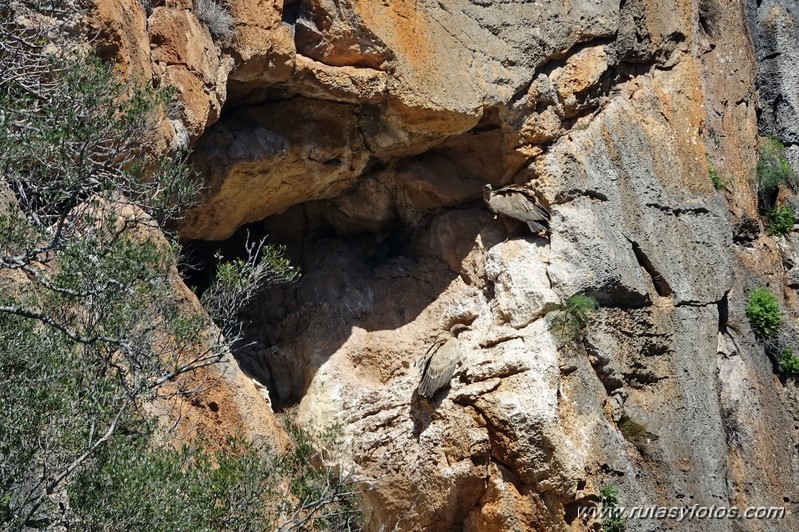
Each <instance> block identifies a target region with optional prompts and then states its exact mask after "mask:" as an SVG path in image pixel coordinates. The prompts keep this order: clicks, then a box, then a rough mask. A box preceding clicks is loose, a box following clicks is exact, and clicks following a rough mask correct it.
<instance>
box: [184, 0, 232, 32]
mask: <svg viewBox="0 0 799 532" xmlns="http://www.w3.org/2000/svg"><path fill="white" fill-rule="evenodd" d="M194 15H195V16H196V17H197V18H198V19H199V20H200V21H202V22H203V24H205V25H206V26H207V27H208V30H209V31H210V32H211V35H213V36H214V37H219V38H223V39H228V38H230V37H233V34H234V33H235V27H234V24H235V20H234V19H233V17H232V16H231V15H230V12H229V11H228V9H227V7H225V6H221V5H219V4H218V3H217V1H216V0H194Z"/></svg>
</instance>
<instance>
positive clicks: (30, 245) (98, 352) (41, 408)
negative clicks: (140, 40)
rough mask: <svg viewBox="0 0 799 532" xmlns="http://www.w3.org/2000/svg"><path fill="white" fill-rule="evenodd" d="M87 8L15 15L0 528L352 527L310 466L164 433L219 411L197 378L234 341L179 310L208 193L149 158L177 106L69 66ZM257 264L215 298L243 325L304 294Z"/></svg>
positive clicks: (1, 202) (4, 160) (334, 490)
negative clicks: (256, 304) (211, 408)
mask: <svg viewBox="0 0 799 532" xmlns="http://www.w3.org/2000/svg"><path fill="white" fill-rule="evenodd" d="M33 5H34V4H33V3H31V5H30V6H28V8H29V9H33V7H32V6H33ZM53 5H60V4H58V3H54V4H53ZM71 7H74V6H71V5H63V6H61V11H59V10H58V9H57V8H53V7H52V6H51V7H50V8H48V10H47V11H46V12H43V11H38V12H29V13H28V14H29V15H30V14H33V15H36V18H35V20H36V21H37V22H36V23H37V26H35V27H34V26H33V25H32V23H30V24H27V25H26V26H24V27H23V26H21V25H20V24H18V23H16V22H15V20H14V16H12V15H14V13H12V11H11V10H10V8H9V7H5V8H0V10H1V11H2V13H0V20H1V22H0V69H2V71H3V73H4V75H3V79H2V81H0V353H2V356H0V402H2V404H3V405H4V406H3V411H2V413H1V414H0V426H2V430H0V528H3V529H10V530H18V529H30V528H52V527H57V526H58V527H66V528H70V529H71V528H78V529H106V530H119V529H125V528H133V529H147V530H219V529H230V530H243V529H270V528H281V527H282V528H284V529H291V528H292V527H306V528H312V527H314V526H317V524H318V526H327V525H328V524H329V521H330V519H332V518H328V517H323V518H321V519H320V516H321V515H323V514H329V513H333V514H335V515H336V516H337V517H336V518H335V519H338V521H337V522H336V526H338V525H340V524H342V523H343V524H344V525H346V523H348V522H349V520H350V519H351V515H352V512H351V511H350V510H349V507H348V506H346V504H345V503H346V501H348V500H349V499H348V497H350V495H349V494H348V493H346V492H345V491H344V486H343V485H341V484H339V483H338V482H336V481H335V480H334V478H333V476H332V475H330V474H329V472H325V471H322V472H318V471H317V470H316V469H314V468H313V467H311V465H310V458H311V456H310V453H309V450H308V448H307V446H305V447H304V446H303V445H298V446H297V447H296V451H295V453H294V454H292V455H290V456H288V457H282V456H278V455H276V454H274V453H273V452H270V451H269V450H268V449H261V448H255V447H253V446H251V445H248V444H245V443H242V442H240V441H238V440H231V441H230V442H228V443H227V444H226V445H224V446H222V448H221V449H220V450H218V451H215V452H209V451H205V450H203V448H202V446H201V445H199V444H193V445H186V446H183V447H182V448H180V449H176V448H175V447H174V446H173V445H172V444H170V443H167V442H168V439H169V435H168V434H167V435H166V436H167V437H164V433H163V432H164V429H163V427H160V426H159V424H158V423H157V422H156V421H154V420H153V419H151V415H152V410H153V409H154V406H153V405H163V404H168V403H169V402H170V401H174V400H177V399H183V400H185V399H188V398H191V397H192V395H194V394H197V393H199V392H201V391H202V389H203V386H201V385H198V383H197V382H196V380H194V379H193V378H192V377H193V375H194V374H195V372H197V371H198V370H200V369H202V368H204V367H206V366H209V365H212V364H216V363H218V362H219V361H220V360H221V359H222V358H223V357H224V356H225V355H226V353H227V349H228V346H229V345H230V342H232V341H234V340H235V333H236V329H235V327H234V326H231V323H229V322H227V321H225V320H222V319H220V323H218V325H220V326H221V327H222V330H223V331H224V332H225V333H227V334H228V336H227V337H225V336H224V335H223V334H221V333H220V332H219V331H220V329H218V328H216V327H215V326H214V324H213V323H211V321H210V319H209V318H208V315H207V314H205V313H204V312H203V311H202V310H201V309H198V308H196V307H191V305H187V304H186V303H185V301H183V299H181V297H179V294H180V287H179V279H178V278H177V277H176V272H177V270H176V269H175V262H176V260H177V253H178V251H179V244H178V242H177V240H176V238H175V237H174V236H170V234H169V232H168V231H167V230H168V229H169V228H170V227H173V225H174V223H175V221H176V220H177V218H178V216H179V215H180V213H181V212H182V211H183V210H184V209H185V208H186V206H187V205H189V204H190V203H191V201H192V199H193V197H194V196H195V195H196V193H197V191H198V186H197V184H196V180H195V179H193V176H192V172H191V170H190V169H189V167H188V166H187V165H186V164H185V162H184V159H183V158H182V157H181V156H180V155H179V154H178V155H174V156H171V157H159V156H156V155H154V154H153V153H152V149H151V146H150V144H148V139H152V138H153V132H154V131H156V130H157V129H158V128H159V127H162V126H163V125H164V122H163V121H164V120H165V115H164V112H163V111H164V109H165V108H168V106H169V95H168V94H165V93H158V92H156V91H154V90H152V89H151V88H149V87H146V86H145V87H143V86H137V85H135V84H132V83H123V82H120V81H118V80H117V79H116V78H115V76H114V74H113V72H112V70H111V68H110V67H109V66H108V65H104V64H102V63H101V62H100V61H98V60H96V59H92V58H87V57H85V56H83V55H81V54H77V53H74V54H73V53H67V52H59V53H58V54H55V53H54V52H53V50H54V49H56V48H63V47H64V46H65V42H60V41H59V40H60V39H61V38H62V37H63V35H65V33H64V32H63V31H62V30H63V29H64V28H65V27H67V22H64V21H66V20H67V19H69V18H70V17H72V16H74V15H75V13H74V12H72V11H71V10H70V8H71ZM27 20H28V21H30V20H33V18H29V19H27ZM59 20H61V22H59ZM45 23H46V24H45ZM38 24H41V25H38ZM54 39H55V40H56V41H58V42H57V45H58V46H55V47H54V46H53V40H54ZM165 231H166V232H165ZM165 234H166V235H167V236H164V235H165ZM251 251H252V252H253V253H252V255H251V256H250V258H248V259H245V260H242V261H236V262H234V263H231V264H229V265H223V266H222V267H221V268H220V271H222V272H223V273H224V275H222V276H220V277H219V279H218V281H217V282H216V284H214V285H212V287H211V289H210V290H209V293H210V296H209V301H214V302H216V303H215V305H216V306H214V309H215V310H218V311H224V313H226V316H227V318H228V319H229V317H230V316H231V315H233V314H235V312H236V310H237V308H238V306H240V305H241V304H242V303H243V302H244V301H246V299H247V298H248V297H250V296H251V294H252V293H253V290H254V288H255V287H256V286H257V284H258V283H262V282H276V281H281V280H285V279H288V278H291V277H292V276H293V275H294V272H293V271H292V270H291V269H290V268H289V267H288V265H287V264H286V263H285V261H283V259H282V257H281V255H280V253H279V252H278V251H276V250H274V249H272V248H268V247H264V246H262V245H260V244H258V245H256V246H255V247H252V248H251ZM184 299H185V298H184ZM215 316H216V317H217V318H222V317H223V315H222V313H221V312H217V313H216V314H215ZM148 412H150V413H149V414H148ZM158 413H162V412H158ZM282 486H291V487H292V488H294V487H295V486H300V487H298V488H296V489H292V494H291V495H289V496H285V495H284V494H281V493H279V491H280V488H281V487H282ZM331 508H332V509H333V511H332V512H331V511H329V510H330V509H331ZM315 523H316V524H315Z"/></svg>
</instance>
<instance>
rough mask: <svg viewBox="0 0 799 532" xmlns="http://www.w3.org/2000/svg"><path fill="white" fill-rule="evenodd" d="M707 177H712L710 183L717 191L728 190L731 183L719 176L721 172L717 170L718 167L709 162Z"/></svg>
mask: <svg viewBox="0 0 799 532" xmlns="http://www.w3.org/2000/svg"><path fill="white" fill-rule="evenodd" d="M707 175H708V176H709V177H710V182H711V183H713V188H715V189H716V190H720V189H722V188H726V187H727V185H728V184H729V182H728V181H727V180H725V179H722V177H721V176H720V175H719V171H718V170H716V167H715V166H713V163H712V162H711V161H710V160H708V161H707Z"/></svg>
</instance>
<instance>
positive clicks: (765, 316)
mask: <svg viewBox="0 0 799 532" xmlns="http://www.w3.org/2000/svg"><path fill="white" fill-rule="evenodd" d="M746 317H747V318H749V322H750V323H751V324H752V329H753V330H754V331H755V335H756V336H758V337H760V338H769V337H771V336H774V334H776V332H777V329H778V328H779V326H780V322H781V320H782V317H781V315H780V306H779V303H777V298H776V297H774V295H773V294H772V293H771V292H769V291H768V290H767V289H765V288H755V289H754V290H753V291H752V293H751V294H750V295H749V300H748V301H747V303H746Z"/></svg>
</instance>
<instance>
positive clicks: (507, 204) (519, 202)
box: [488, 185, 549, 233]
mask: <svg viewBox="0 0 799 532" xmlns="http://www.w3.org/2000/svg"><path fill="white" fill-rule="evenodd" d="M488 207H489V208H490V209H491V210H492V211H493V212H495V213H497V214H503V215H505V216H508V217H510V218H513V219H514V220H519V221H520V222H524V223H526V224H527V227H529V228H530V231H532V232H533V233H538V232H540V231H546V230H547V229H548V228H549V212H548V211H547V210H546V209H544V208H543V207H541V206H540V205H539V204H538V203H537V202H536V198H535V196H534V195H533V194H532V193H531V192H530V190H528V189H526V188H524V187H517V186H512V185H511V186H508V187H505V188H501V189H499V190H496V191H493V192H492V193H491V196H490V198H489V199H488Z"/></svg>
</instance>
